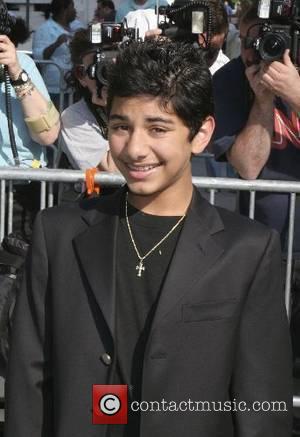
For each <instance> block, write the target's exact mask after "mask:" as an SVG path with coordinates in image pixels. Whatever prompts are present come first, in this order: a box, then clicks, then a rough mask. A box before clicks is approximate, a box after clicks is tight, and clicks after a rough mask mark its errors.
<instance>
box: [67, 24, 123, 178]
mask: <svg viewBox="0 0 300 437" xmlns="http://www.w3.org/2000/svg"><path fill="white" fill-rule="evenodd" d="M70 51H71V59H72V63H73V65H74V67H73V69H72V72H71V75H70V77H69V83H70V84H71V85H72V86H73V87H74V88H75V89H76V91H77V93H78V94H79V96H80V97H81V99H80V100H79V101H78V102H76V103H74V104H73V105H71V106H69V107H68V108H67V109H65V110H64V112H63V113H62V116H61V120H62V130H61V137H60V141H61V146H62V150H63V151H64V153H65V154H66V156H67V158H68V160H69V163H70V164H71V166H72V167H73V168H75V169H81V170H86V169H88V168H91V167H99V169H101V170H104V171H115V170H116V168H115V166H114V163H113V161H112V159H111V157H110V153H109V146H108V142H107V140H106V139H105V138H104V137H105V136H106V125H107V117H106V110H105V107H106V87H104V86H103V85H102V84H100V83H97V82H96V80H93V79H91V78H90V77H89V74H88V71H89V68H90V66H92V65H93V63H94V62H95V61H94V58H95V52H96V49H95V46H94V45H93V44H92V42H90V40H89V30H84V29H82V30H79V31H78V32H76V33H75V36H74V38H73V40H72V42H71V43H70ZM99 96H100V97H99Z"/></svg>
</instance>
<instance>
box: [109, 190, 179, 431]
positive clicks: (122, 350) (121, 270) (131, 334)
mask: <svg viewBox="0 0 300 437" xmlns="http://www.w3.org/2000/svg"><path fill="white" fill-rule="evenodd" d="M128 216H129V222H130V226H131V229H132V234H133V238H134V240H135V243H136V246H137V248H138V250H139V253H140V255H141V256H144V255H145V254H146V253H147V252H148V251H149V250H150V249H152V248H153V247H154V246H155V245H156V244H157V243H158V242H159V241H160V240H161V239H162V238H163V237H164V236H165V235H166V234H167V233H168V232H169V231H170V230H171V229H172V227H173V226H174V225H175V224H176V223H177V222H178V221H179V219H180V217H166V216H154V215H150V214H145V213H143V212H141V211H138V210H136V209H135V208H134V207H133V206H131V205H130V204H128ZM183 222H184V221H182V222H181V223H180V224H179V226H178V227H176V229H174V231H173V232H172V233H171V234H170V235H169V237H168V238H167V239H166V240H165V241H164V242H163V243H162V244H161V245H160V246H159V247H158V248H157V249H155V250H154V251H153V252H152V253H151V254H150V255H149V256H148V257H146V259H145V260H144V267H145V270H144V271H142V275H141V276H140V277H139V276H138V269H137V266H138V265H139V259H138V256H137V254H136V252H135V250H134V246H133V243H132V241H131V238H130V235H129V231H128V226H127V223H126V219H125V199H124V210H123V211H122V213H121V217H120V226H119V234H118V246H117V251H118V263H117V282H116V283H117V319H116V320H117V323H116V332H117V334H116V346H117V357H118V364H119V366H118V367H119V375H118V377H117V379H118V378H119V381H116V383H117V382H121V383H123V384H128V386H129V403H130V402H131V401H133V400H138V401H139V400H140V399H141V398H140V396H141V382H142V369H143V357H144V352H145V347H146V343H147V339H148V335H149V332H150V328H151V324H152V320H153V316H154V314H155V309H156V306H157V302H158V299H159V294H160V291H161V289H162V285H163V282H164V279H165V276H166V273H167V271H168V267H169V264H170V261H171V259H172V256H173V253H174V251H175V247H176V244H177V241H178V237H179V234H180V231H181V229H182V226H183ZM120 428H121V427H120V426H118V433H117V432H116V433H115V432H112V431H113V430H112V429H111V433H110V435H111V436H115V435H116V436H117V435H118V436H119V435H126V436H130V437H137V436H139V415H138V414H134V415H133V414H131V413H130V409H129V422H128V425H127V426H125V427H124V429H123V434H122V433H120V431H121V429H120Z"/></svg>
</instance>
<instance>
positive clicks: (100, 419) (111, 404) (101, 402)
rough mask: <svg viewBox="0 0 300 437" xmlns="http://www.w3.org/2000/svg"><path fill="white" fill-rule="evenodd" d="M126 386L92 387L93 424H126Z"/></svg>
mask: <svg viewBox="0 0 300 437" xmlns="http://www.w3.org/2000/svg"><path fill="white" fill-rule="evenodd" d="M127 412H128V387H127V385H93V424H94V425H103V424H108V425H109V424H117V425H123V424H127Z"/></svg>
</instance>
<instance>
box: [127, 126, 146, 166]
mask: <svg viewBox="0 0 300 437" xmlns="http://www.w3.org/2000/svg"><path fill="white" fill-rule="evenodd" d="M126 152H127V155H128V158H130V160H131V161H142V160H143V159H145V157H146V156H147V154H148V145H147V139H146V135H145V134H143V132H142V131H141V130H140V129H132V131H131V132H130V134H129V137H128V139H127V144H126Z"/></svg>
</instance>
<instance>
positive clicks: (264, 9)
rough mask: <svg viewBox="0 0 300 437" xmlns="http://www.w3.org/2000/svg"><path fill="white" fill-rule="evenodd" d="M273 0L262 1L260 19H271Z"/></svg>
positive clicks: (259, 5) (260, 2) (259, 8)
mask: <svg viewBox="0 0 300 437" xmlns="http://www.w3.org/2000/svg"><path fill="white" fill-rule="evenodd" d="M270 7H271V0H260V1H259V4H258V10H257V12H258V13H257V15H258V17H259V18H269V16H270Z"/></svg>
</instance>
